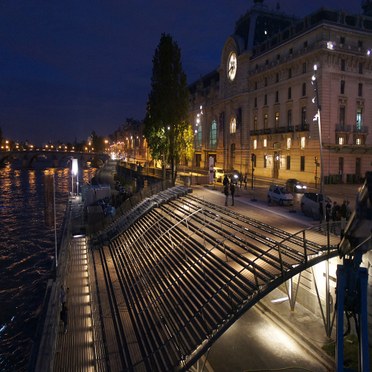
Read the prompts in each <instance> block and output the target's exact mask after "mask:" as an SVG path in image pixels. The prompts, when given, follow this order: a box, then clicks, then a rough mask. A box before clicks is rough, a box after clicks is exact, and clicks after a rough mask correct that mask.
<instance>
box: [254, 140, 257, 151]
mask: <svg viewBox="0 0 372 372" xmlns="http://www.w3.org/2000/svg"><path fill="white" fill-rule="evenodd" d="M253 148H254V149H255V150H256V148H257V140H256V139H255V140H253Z"/></svg>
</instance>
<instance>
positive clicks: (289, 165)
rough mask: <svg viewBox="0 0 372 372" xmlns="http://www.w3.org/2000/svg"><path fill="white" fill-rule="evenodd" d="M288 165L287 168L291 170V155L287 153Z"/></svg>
mask: <svg viewBox="0 0 372 372" xmlns="http://www.w3.org/2000/svg"><path fill="white" fill-rule="evenodd" d="M286 166H287V170H291V157H290V155H287V161H286Z"/></svg>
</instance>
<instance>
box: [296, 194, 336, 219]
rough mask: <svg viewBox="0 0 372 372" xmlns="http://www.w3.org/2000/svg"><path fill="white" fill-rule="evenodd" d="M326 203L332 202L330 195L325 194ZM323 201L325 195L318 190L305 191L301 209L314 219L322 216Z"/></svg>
mask: <svg viewBox="0 0 372 372" xmlns="http://www.w3.org/2000/svg"><path fill="white" fill-rule="evenodd" d="M325 201H326V203H328V202H329V203H332V201H331V199H330V198H329V197H328V196H325ZM322 202H323V195H322V194H318V193H316V192H305V193H304V195H303V196H302V198H301V211H302V213H303V214H304V215H305V216H308V217H312V218H313V219H314V220H318V219H319V218H320V208H321V205H322V204H321V203H322Z"/></svg>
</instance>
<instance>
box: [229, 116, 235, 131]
mask: <svg viewBox="0 0 372 372" xmlns="http://www.w3.org/2000/svg"><path fill="white" fill-rule="evenodd" d="M230 133H236V118H232V119H231V122H230Z"/></svg>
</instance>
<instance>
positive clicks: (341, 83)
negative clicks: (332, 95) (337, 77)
mask: <svg viewBox="0 0 372 372" xmlns="http://www.w3.org/2000/svg"><path fill="white" fill-rule="evenodd" d="M340 94H345V80H341V82H340Z"/></svg>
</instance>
